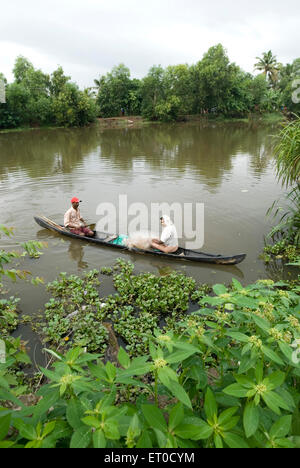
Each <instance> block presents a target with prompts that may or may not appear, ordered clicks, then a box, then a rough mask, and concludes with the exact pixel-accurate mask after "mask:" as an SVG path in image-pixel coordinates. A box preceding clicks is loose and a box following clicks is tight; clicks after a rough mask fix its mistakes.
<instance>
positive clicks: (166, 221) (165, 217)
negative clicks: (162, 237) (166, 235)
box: [162, 215, 173, 226]
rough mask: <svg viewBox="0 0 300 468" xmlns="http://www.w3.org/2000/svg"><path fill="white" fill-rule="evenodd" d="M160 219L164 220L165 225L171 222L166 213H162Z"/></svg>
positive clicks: (169, 224) (171, 223) (170, 224)
mask: <svg viewBox="0 0 300 468" xmlns="http://www.w3.org/2000/svg"><path fill="white" fill-rule="evenodd" d="M162 219H163V220H164V223H165V225H166V226H172V225H173V222H172V221H171V219H170V217H169V216H168V215H163V216H162Z"/></svg>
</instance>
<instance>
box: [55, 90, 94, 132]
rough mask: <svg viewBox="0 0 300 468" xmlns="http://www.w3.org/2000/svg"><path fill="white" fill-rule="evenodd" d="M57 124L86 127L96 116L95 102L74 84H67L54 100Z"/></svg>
mask: <svg viewBox="0 0 300 468" xmlns="http://www.w3.org/2000/svg"><path fill="white" fill-rule="evenodd" d="M52 109H53V114H54V119H55V122H56V123H57V124H58V125H62V126H66V127H76V126H84V125H87V124H88V123H89V122H92V121H93V120H94V118H95V114H96V104H95V101H94V100H93V99H92V98H90V97H89V96H88V95H87V94H86V93H84V92H82V91H80V90H79V88H78V86H77V85H76V84H74V83H66V84H65V85H64V87H63V89H62V90H61V92H60V93H59V94H58V95H57V96H56V97H55V98H53V102H52Z"/></svg>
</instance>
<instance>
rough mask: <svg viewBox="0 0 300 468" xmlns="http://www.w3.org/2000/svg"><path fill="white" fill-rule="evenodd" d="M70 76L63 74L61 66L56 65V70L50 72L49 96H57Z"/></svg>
mask: <svg viewBox="0 0 300 468" xmlns="http://www.w3.org/2000/svg"><path fill="white" fill-rule="evenodd" d="M70 79H71V77H70V76H65V74H64V71H63V69H62V67H58V68H57V70H54V72H53V73H52V74H51V78H50V83H49V90H50V94H51V96H58V95H59V93H61V92H62V91H63V88H64V86H65V84H66V83H68V82H69V81H70Z"/></svg>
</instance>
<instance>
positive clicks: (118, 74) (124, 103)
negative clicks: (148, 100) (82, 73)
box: [95, 64, 138, 117]
mask: <svg viewBox="0 0 300 468" xmlns="http://www.w3.org/2000/svg"><path fill="white" fill-rule="evenodd" d="M137 81H138V80H131V79H130V71H129V68H127V67H125V65H124V64H120V65H118V66H116V67H114V68H113V69H112V71H111V72H110V73H107V74H106V75H104V76H101V77H100V79H99V80H95V84H96V86H97V87H98V88H99V91H98V98H97V102H98V105H99V107H100V115H101V116H102V117H114V116H118V115H120V113H121V109H124V110H125V112H126V113H127V114H129V113H131V107H133V108H134V109H136V104H137V103H136V101H137V100H138V86H137Z"/></svg>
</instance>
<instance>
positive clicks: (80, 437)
mask: <svg viewBox="0 0 300 468" xmlns="http://www.w3.org/2000/svg"><path fill="white" fill-rule="evenodd" d="M91 440H92V429H91V427H88V426H82V427H79V428H78V429H77V430H76V431H75V432H74V434H73V435H72V438H71V443H70V448H87V447H88V446H89V445H90V443H91Z"/></svg>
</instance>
